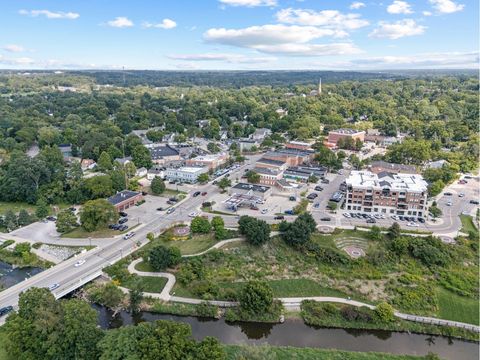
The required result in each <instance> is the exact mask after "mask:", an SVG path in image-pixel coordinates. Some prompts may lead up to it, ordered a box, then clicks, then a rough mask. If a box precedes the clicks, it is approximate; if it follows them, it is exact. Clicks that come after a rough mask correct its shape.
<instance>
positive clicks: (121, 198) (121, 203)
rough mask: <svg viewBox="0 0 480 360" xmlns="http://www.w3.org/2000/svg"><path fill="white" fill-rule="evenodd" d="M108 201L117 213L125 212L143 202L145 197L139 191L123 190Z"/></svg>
mask: <svg viewBox="0 0 480 360" xmlns="http://www.w3.org/2000/svg"><path fill="white" fill-rule="evenodd" d="M107 200H108V202H109V203H110V204H112V205H113V206H114V207H115V209H116V210H117V211H124V210H126V209H128V208H131V207H132V206H134V205H135V204H136V203H138V202H140V201H142V200H143V196H142V193H140V192H137V191H130V190H122V191H120V192H118V193H116V194H115V195H112V196H110V197H109V198H108V199H107Z"/></svg>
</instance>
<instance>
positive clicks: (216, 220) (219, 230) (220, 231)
mask: <svg viewBox="0 0 480 360" xmlns="http://www.w3.org/2000/svg"><path fill="white" fill-rule="evenodd" d="M211 225H212V227H213V230H214V231H215V239H217V240H223V239H224V238H225V236H226V234H227V231H226V230H225V221H223V218H222V217H221V216H214V217H213V219H212V221H211Z"/></svg>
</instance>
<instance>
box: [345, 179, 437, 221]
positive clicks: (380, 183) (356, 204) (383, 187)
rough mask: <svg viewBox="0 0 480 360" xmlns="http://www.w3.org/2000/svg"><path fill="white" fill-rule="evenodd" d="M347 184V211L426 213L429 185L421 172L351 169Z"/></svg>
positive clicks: (392, 213)
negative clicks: (375, 171) (377, 171)
mask: <svg viewBox="0 0 480 360" xmlns="http://www.w3.org/2000/svg"><path fill="white" fill-rule="evenodd" d="M346 184H347V192H346V204H345V209H346V210H354V211H360V212H366V213H383V214H388V215H413V216H418V217H425V216H426V215H427V213H428V203H427V195H428V190H427V186H428V184H427V182H426V181H425V180H424V179H423V177H422V176H421V175H418V174H400V173H392V172H386V171H385V172H381V173H378V174H375V173H372V172H370V171H355V170H354V171H352V172H351V173H350V176H349V177H348V178H347V180H346Z"/></svg>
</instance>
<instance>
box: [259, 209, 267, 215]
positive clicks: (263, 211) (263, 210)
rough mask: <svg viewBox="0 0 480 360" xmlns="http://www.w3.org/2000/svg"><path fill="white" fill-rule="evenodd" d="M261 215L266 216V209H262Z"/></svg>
mask: <svg viewBox="0 0 480 360" xmlns="http://www.w3.org/2000/svg"><path fill="white" fill-rule="evenodd" d="M260 212H261V213H262V214H266V213H267V212H268V209H262V211H260Z"/></svg>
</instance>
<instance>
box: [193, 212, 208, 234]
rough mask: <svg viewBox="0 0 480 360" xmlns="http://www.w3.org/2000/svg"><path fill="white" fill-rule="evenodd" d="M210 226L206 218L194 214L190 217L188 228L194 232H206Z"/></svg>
mask: <svg viewBox="0 0 480 360" xmlns="http://www.w3.org/2000/svg"><path fill="white" fill-rule="evenodd" d="M211 229H212V226H211V225H210V223H209V222H208V219H206V218H204V217H202V216H196V217H194V218H193V219H192V222H191V224H190V230H191V231H192V233H194V234H208V233H209V232H210V230H211Z"/></svg>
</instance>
